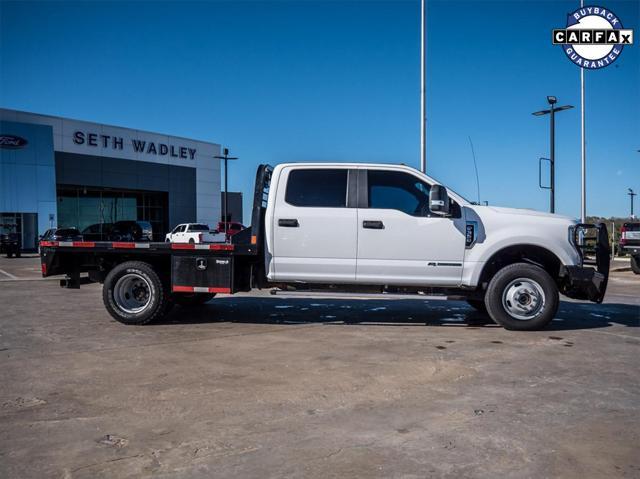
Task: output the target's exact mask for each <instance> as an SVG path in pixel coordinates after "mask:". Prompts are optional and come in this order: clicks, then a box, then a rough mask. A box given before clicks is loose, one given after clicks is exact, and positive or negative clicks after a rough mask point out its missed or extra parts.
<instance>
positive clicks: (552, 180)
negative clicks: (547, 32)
mask: <svg viewBox="0 0 640 479" xmlns="http://www.w3.org/2000/svg"><path fill="white" fill-rule="evenodd" d="M547 102H549V105H551V108H550V109H549V110H540V111H535V112H533V113H532V115H534V116H542V115H547V114H550V115H551V121H550V122H549V126H550V130H549V133H550V137H551V138H550V140H549V143H550V146H549V150H550V158H549V162H550V163H551V178H550V188H549V189H550V193H549V194H550V197H549V210H550V211H551V213H555V212H556V117H555V113H556V112H557V111H563V110H569V109H571V108H573V105H564V106H559V107H556V106H555V104H556V103H558V99H557V98H556V97H555V96H548V97H547Z"/></svg>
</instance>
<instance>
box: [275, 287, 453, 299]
mask: <svg viewBox="0 0 640 479" xmlns="http://www.w3.org/2000/svg"><path fill="white" fill-rule="evenodd" d="M271 294H272V295H273V296H276V295H279V296H283V297H296V296H297V297H304V298H337V299H377V300H385V299H393V300H397V299H424V300H429V301H447V300H455V299H464V296H454V295H448V296H447V295H434V294H420V293H349V292H338V291H336V292H331V291H313V290H311V291H285V290H282V289H278V288H274V289H272V290H271Z"/></svg>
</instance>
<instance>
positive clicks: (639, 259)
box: [631, 255, 640, 274]
mask: <svg viewBox="0 0 640 479" xmlns="http://www.w3.org/2000/svg"><path fill="white" fill-rule="evenodd" d="M631 271H633V272H634V273H635V274H640V256H636V255H632V256H631Z"/></svg>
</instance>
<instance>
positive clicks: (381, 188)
mask: <svg viewBox="0 0 640 479" xmlns="http://www.w3.org/2000/svg"><path fill="white" fill-rule="evenodd" d="M367 189H368V198H369V204H368V207H369V208H377V209H391V210H399V211H402V212H403V213H406V214H408V215H411V216H431V211H430V210H429V190H430V186H429V185H428V184H427V183H424V182H422V181H420V179H418V178H416V177H415V176H413V175H410V174H408V173H403V172H400V171H384V170H369V171H368V172H367Z"/></svg>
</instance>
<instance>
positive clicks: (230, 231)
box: [218, 221, 247, 238]
mask: <svg viewBox="0 0 640 479" xmlns="http://www.w3.org/2000/svg"><path fill="white" fill-rule="evenodd" d="M224 225H225V222H224V221H220V222H218V231H219V232H220V233H222V234H224ZM245 229H247V227H246V226H244V225H243V224H242V223H238V222H237V221H228V222H227V237H228V238H231V237H232V236H233V235H235V234H237V233H240V231H242V230H245Z"/></svg>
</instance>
